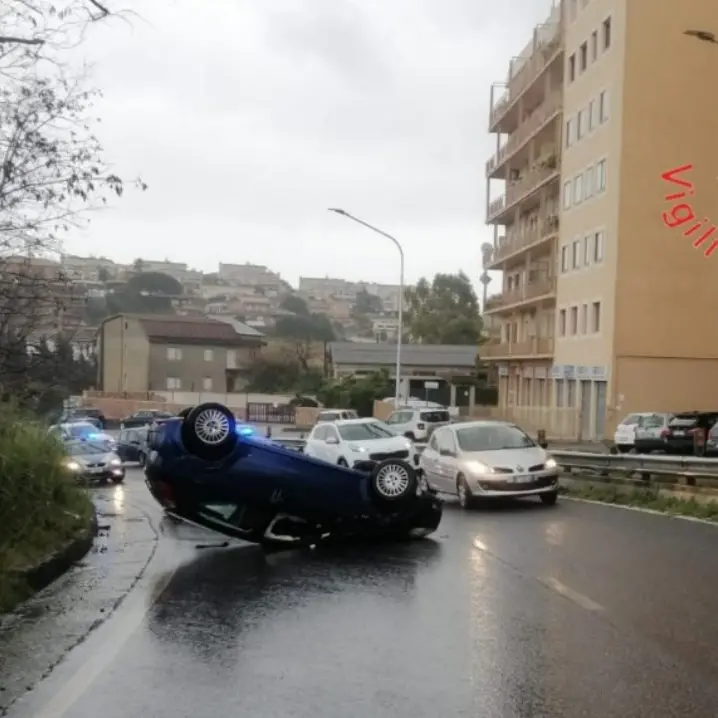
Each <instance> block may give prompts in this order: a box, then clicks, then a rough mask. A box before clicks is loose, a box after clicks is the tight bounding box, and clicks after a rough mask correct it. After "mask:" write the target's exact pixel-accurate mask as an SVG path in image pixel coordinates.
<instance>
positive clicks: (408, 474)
mask: <svg viewBox="0 0 718 718" xmlns="http://www.w3.org/2000/svg"><path fill="white" fill-rule="evenodd" d="M370 485H371V493H372V496H373V498H374V499H375V501H377V502H378V503H379V504H381V505H383V506H396V505H397V504H401V503H403V502H405V501H407V499H410V498H414V497H415V496H416V493H417V490H418V487H419V478H418V476H417V473H416V469H415V468H414V467H413V466H412V465H411V464H409V463H408V462H406V461H402V460H401V459H385V460H384V461H380V462H379V463H377V465H376V466H375V467H374V468H373V470H372V472H371V477H370Z"/></svg>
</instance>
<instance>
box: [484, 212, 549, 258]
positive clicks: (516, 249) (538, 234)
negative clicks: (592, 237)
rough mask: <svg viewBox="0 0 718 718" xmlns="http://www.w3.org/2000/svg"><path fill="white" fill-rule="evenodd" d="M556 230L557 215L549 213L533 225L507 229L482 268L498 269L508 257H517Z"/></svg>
mask: <svg viewBox="0 0 718 718" xmlns="http://www.w3.org/2000/svg"><path fill="white" fill-rule="evenodd" d="M558 230H559V218H558V216H557V215H549V216H547V217H544V218H543V219H539V221H538V222H536V224H535V225H532V226H530V227H522V228H521V229H520V230H518V231H509V232H508V233H507V234H506V235H505V236H503V237H499V242H498V245H497V247H496V248H495V249H494V251H493V252H492V254H491V257H490V259H489V260H488V262H487V263H486V264H485V265H484V268H485V269H488V270H492V269H498V266H497V265H500V264H502V263H503V262H505V261H507V260H509V259H518V258H519V257H520V256H521V255H522V254H523V253H524V252H525V251H526V250H528V249H535V248H537V247H538V246H540V245H541V244H542V243H543V242H546V241H547V240H549V239H552V238H553V237H555V236H556V235H557V234H558Z"/></svg>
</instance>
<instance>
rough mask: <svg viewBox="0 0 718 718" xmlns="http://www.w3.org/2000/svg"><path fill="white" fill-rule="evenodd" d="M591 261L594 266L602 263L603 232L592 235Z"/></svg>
mask: <svg viewBox="0 0 718 718" xmlns="http://www.w3.org/2000/svg"><path fill="white" fill-rule="evenodd" d="M593 261H594V262H595V263H596V264H598V263H599V262H602V261H603V232H596V233H595V234H594V235H593Z"/></svg>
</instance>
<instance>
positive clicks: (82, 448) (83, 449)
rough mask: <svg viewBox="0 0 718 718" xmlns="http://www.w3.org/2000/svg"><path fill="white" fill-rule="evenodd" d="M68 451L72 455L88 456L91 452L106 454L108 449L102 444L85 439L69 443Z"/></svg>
mask: <svg viewBox="0 0 718 718" xmlns="http://www.w3.org/2000/svg"><path fill="white" fill-rule="evenodd" d="M67 453H68V454H70V456H88V455H90V454H106V453H107V449H106V447H104V446H102V444H96V443H95V442H93V441H83V442H77V443H73V444H69V445H68V447H67Z"/></svg>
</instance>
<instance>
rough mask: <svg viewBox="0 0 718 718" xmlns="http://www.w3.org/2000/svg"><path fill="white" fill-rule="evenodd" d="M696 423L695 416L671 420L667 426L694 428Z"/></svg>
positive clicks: (678, 417)
mask: <svg viewBox="0 0 718 718" xmlns="http://www.w3.org/2000/svg"><path fill="white" fill-rule="evenodd" d="M697 422H698V418H697V417H695V416H677V417H676V418H675V419H671V422H670V424H669V426H678V427H686V426H695V425H696V423H697Z"/></svg>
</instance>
